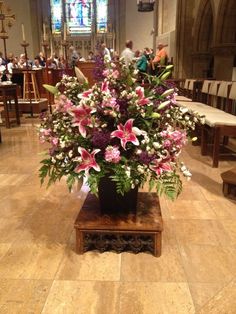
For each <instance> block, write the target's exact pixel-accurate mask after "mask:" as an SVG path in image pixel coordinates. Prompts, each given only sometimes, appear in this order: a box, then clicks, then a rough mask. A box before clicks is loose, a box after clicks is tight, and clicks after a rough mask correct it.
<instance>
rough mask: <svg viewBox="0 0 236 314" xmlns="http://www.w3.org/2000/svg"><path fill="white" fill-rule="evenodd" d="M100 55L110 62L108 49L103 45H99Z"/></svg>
mask: <svg viewBox="0 0 236 314" xmlns="http://www.w3.org/2000/svg"><path fill="white" fill-rule="evenodd" d="M101 55H102V57H104V58H106V59H107V60H109V61H110V60H111V54H110V51H109V49H108V48H107V47H106V44H105V43H102V44H101Z"/></svg>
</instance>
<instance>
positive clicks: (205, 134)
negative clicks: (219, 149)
mask: <svg viewBox="0 0 236 314" xmlns="http://www.w3.org/2000/svg"><path fill="white" fill-rule="evenodd" d="M207 141H208V131H207V129H206V127H205V126H204V125H203V126H202V128H201V154H202V155H203V156H205V155H207Z"/></svg>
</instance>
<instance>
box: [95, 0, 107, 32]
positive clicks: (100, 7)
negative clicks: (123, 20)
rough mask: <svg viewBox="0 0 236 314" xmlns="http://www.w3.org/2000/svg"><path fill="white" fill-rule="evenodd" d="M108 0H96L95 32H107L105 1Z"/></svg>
mask: <svg viewBox="0 0 236 314" xmlns="http://www.w3.org/2000/svg"><path fill="white" fill-rule="evenodd" d="M107 2H108V0H96V5H97V7H96V12H97V32H98V33H106V32H107V4H108V3H107Z"/></svg>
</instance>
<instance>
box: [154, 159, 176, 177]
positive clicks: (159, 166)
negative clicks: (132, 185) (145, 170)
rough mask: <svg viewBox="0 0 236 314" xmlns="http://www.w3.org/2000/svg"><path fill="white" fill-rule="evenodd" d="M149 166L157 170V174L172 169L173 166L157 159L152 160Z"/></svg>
mask: <svg viewBox="0 0 236 314" xmlns="http://www.w3.org/2000/svg"><path fill="white" fill-rule="evenodd" d="M149 168H150V169H151V170H153V171H154V172H156V174H157V175H161V174H162V173H163V172H169V171H171V170H172V169H171V166H170V164H168V163H161V162H159V161H158V160H157V159H154V160H152V162H151V164H150V166H149Z"/></svg>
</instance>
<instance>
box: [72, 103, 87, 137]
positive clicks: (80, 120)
mask: <svg viewBox="0 0 236 314" xmlns="http://www.w3.org/2000/svg"><path fill="white" fill-rule="evenodd" d="M91 111H92V109H91V108H90V107H88V106H85V105H80V106H78V107H74V108H72V110H71V115H72V116H73V120H72V125H73V126H78V127H79V132H80V134H81V135H82V136H83V137H86V128H85V127H86V126H88V125H90V123H91V114H90V113H91Z"/></svg>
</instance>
